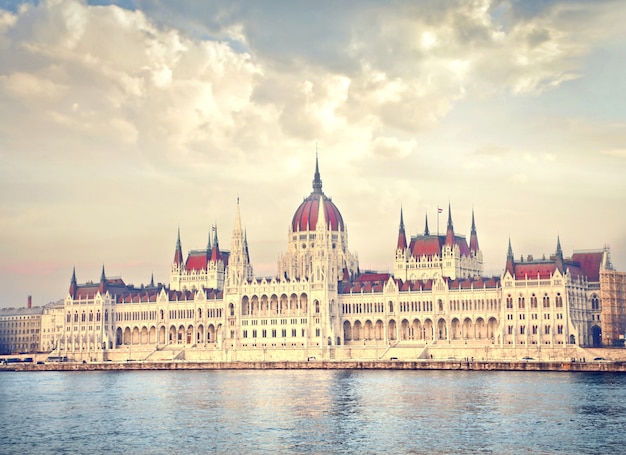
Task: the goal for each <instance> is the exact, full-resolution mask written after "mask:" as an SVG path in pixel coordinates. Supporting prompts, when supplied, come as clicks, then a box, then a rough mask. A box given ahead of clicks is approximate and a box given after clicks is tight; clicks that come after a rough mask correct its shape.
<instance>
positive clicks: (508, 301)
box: [506, 294, 513, 308]
mask: <svg viewBox="0 0 626 455" xmlns="http://www.w3.org/2000/svg"><path fill="white" fill-rule="evenodd" d="M506 307H507V308H513V297H511V294H509V295H507V296H506Z"/></svg>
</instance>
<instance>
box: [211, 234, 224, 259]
mask: <svg viewBox="0 0 626 455" xmlns="http://www.w3.org/2000/svg"><path fill="white" fill-rule="evenodd" d="M212 229H213V249H212V250H211V262H218V261H220V260H221V259H222V253H221V252H220V244H219V242H218V240H217V226H213V228H212Z"/></svg>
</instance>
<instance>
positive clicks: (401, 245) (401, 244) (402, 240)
mask: <svg viewBox="0 0 626 455" xmlns="http://www.w3.org/2000/svg"><path fill="white" fill-rule="evenodd" d="M396 250H402V251H404V250H406V233H405V232H404V216H403V214H402V207H400V229H399V230H398V244H397V246H396Z"/></svg>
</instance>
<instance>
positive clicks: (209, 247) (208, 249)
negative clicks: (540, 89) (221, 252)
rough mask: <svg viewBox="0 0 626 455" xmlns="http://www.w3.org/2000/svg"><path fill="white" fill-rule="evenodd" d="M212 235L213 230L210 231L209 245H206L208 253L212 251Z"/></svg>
mask: <svg viewBox="0 0 626 455" xmlns="http://www.w3.org/2000/svg"><path fill="white" fill-rule="evenodd" d="M212 233H213V232H212V230H211V229H209V235H208V237H209V240H208V241H207V244H206V250H207V252H210V251H211V234H212Z"/></svg>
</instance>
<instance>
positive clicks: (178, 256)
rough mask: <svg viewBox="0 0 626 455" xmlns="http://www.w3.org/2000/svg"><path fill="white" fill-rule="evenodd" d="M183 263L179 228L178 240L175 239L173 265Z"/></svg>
mask: <svg viewBox="0 0 626 455" xmlns="http://www.w3.org/2000/svg"><path fill="white" fill-rule="evenodd" d="M182 263H183V248H182V246H181V244H180V226H179V227H178V238H177V239H176V251H175V252H174V264H176V265H182Z"/></svg>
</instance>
